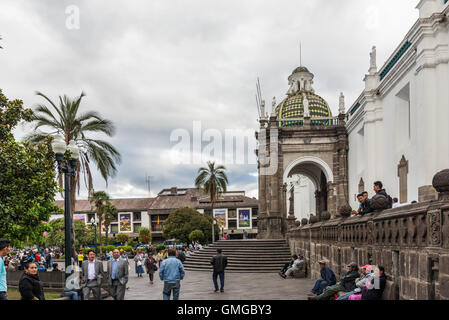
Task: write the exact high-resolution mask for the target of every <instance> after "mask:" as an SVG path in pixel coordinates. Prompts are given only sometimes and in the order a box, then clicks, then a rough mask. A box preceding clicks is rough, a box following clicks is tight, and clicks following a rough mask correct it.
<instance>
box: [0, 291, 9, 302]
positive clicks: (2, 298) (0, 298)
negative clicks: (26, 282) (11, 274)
mask: <svg viewBox="0 0 449 320" xmlns="http://www.w3.org/2000/svg"><path fill="white" fill-rule="evenodd" d="M0 300H8V296H7V295H6V293H5V292H2V293H0Z"/></svg>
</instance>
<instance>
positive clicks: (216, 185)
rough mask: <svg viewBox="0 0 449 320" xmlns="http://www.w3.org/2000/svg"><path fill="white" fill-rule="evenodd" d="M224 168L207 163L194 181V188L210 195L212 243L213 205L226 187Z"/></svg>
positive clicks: (213, 240)
mask: <svg viewBox="0 0 449 320" xmlns="http://www.w3.org/2000/svg"><path fill="white" fill-rule="evenodd" d="M225 171H226V168H225V167H224V166H222V165H219V166H217V167H215V162H210V161H209V162H207V168H204V167H203V168H199V169H198V176H197V177H196V179H195V187H197V188H198V189H203V191H204V192H205V193H207V194H209V195H210V202H211V204H212V243H214V242H215V229H214V223H213V221H214V205H215V202H216V201H217V198H218V195H219V194H220V193H221V192H226V188H227V185H228V177H227V176H226V172H225Z"/></svg>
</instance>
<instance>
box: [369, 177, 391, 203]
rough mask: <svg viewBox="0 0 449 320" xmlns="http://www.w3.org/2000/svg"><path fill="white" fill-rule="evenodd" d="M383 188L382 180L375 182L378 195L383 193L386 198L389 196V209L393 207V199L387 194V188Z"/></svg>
mask: <svg viewBox="0 0 449 320" xmlns="http://www.w3.org/2000/svg"><path fill="white" fill-rule="evenodd" d="M382 188H383V184H382V182H380V181H376V182H374V187H373V189H374V191H375V192H376V195H378V194H379V195H382V196H384V197H385V198H387V201H388V208H387V209H391V208H392V207H393V199H392V198H391V197H390V196H389V195H388V194H387V192H386V191H385V189H382Z"/></svg>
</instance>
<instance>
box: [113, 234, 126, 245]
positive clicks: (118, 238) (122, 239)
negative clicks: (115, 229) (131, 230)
mask: <svg viewBox="0 0 449 320" xmlns="http://www.w3.org/2000/svg"><path fill="white" fill-rule="evenodd" d="M115 241H116V242H118V243H127V242H128V241H129V235H128V234H127V233H119V234H117V235H116V236H115Z"/></svg>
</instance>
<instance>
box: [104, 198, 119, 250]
mask: <svg viewBox="0 0 449 320" xmlns="http://www.w3.org/2000/svg"><path fill="white" fill-rule="evenodd" d="M117 215H118V211H117V208H116V207H115V206H114V205H113V204H112V203H110V202H107V203H106V204H105V205H104V216H103V220H104V222H103V226H104V228H105V233H106V245H108V244H109V226H110V225H111V223H112V222H113V221H117Z"/></svg>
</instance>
